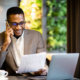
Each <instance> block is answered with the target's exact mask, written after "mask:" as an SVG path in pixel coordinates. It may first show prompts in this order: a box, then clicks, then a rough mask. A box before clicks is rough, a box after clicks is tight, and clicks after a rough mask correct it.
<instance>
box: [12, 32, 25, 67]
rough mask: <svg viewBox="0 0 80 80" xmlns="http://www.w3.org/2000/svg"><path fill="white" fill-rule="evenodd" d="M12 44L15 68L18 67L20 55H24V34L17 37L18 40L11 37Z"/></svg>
mask: <svg viewBox="0 0 80 80" xmlns="http://www.w3.org/2000/svg"><path fill="white" fill-rule="evenodd" d="M12 42H13V49H14V53H13V54H12V55H13V58H14V60H15V63H16V65H17V67H19V65H20V59H21V55H24V32H23V33H22V35H21V37H19V38H18V39H16V38H15V37H14V36H13V37H12Z"/></svg>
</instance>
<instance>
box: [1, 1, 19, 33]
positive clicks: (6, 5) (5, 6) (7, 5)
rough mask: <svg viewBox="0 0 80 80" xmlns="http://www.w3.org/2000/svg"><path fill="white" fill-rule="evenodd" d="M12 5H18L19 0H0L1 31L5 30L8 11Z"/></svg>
mask: <svg viewBox="0 0 80 80" xmlns="http://www.w3.org/2000/svg"><path fill="white" fill-rule="evenodd" d="M12 6H18V0H0V33H1V32H3V31H5V28H6V26H5V23H6V22H5V20H6V11H7V9H8V8H10V7H12Z"/></svg>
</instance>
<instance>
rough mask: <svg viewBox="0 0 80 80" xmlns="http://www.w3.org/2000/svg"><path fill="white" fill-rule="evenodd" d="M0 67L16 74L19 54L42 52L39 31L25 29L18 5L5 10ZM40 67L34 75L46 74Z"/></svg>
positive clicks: (0, 37) (21, 12)
mask: <svg viewBox="0 0 80 80" xmlns="http://www.w3.org/2000/svg"><path fill="white" fill-rule="evenodd" d="M0 46H1V49H0V68H1V69H4V68H3V67H5V70H7V71H8V72H9V75H16V73H15V71H17V70H18V67H19V65H20V58H21V55H27V54H33V53H40V52H44V51H45V50H44V45H43V40H42V36H41V34H40V33H39V32H37V31H33V30H28V29H25V18H24V12H23V11H22V9H20V8H19V7H11V8H9V9H8V10H7V20H6V30H5V31H4V32H2V33H1V34H0ZM46 74H47V72H46V70H44V69H43V70H42V69H40V70H39V71H37V72H34V75H46Z"/></svg>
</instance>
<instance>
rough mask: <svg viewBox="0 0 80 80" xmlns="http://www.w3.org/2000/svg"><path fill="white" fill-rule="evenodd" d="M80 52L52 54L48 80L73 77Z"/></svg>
mask: <svg viewBox="0 0 80 80" xmlns="http://www.w3.org/2000/svg"><path fill="white" fill-rule="evenodd" d="M78 57H79V53H68V54H56V55H52V59H51V62H50V66H49V70H48V74H47V80H60V79H73V76H74V73H75V69H76V65H77V61H78Z"/></svg>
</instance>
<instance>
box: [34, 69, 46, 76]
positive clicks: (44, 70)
mask: <svg viewBox="0 0 80 80" xmlns="http://www.w3.org/2000/svg"><path fill="white" fill-rule="evenodd" d="M34 74H35V75H47V71H46V69H39V71H37V72H34Z"/></svg>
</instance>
